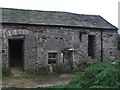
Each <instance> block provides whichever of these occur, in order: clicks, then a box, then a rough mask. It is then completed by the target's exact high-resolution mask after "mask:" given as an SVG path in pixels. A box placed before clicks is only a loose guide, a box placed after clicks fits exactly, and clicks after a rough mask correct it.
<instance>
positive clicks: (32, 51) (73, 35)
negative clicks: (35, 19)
mask: <svg viewBox="0 0 120 90" xmlns="http://www.w3.org/2000/svg"><path fill="white" fill-rule="evenodd" d="M57 14H59V13H57ZM71 15H72V14H71ZM86 17H87V16H86ZM103 21H104V20H103ZM101 22H102V21H101ZM104 22H106V21H104ZM86 23H87V20H86ZM96 23H97V21H96ZM94 24H95V23H94ZM107 24H108V25H109V23H107ZM96 25H97V24H96ZM108 25H106V27H104V28H103V27H100V26H99V27H95V28H94V27H93V28H92V27H89V26H88V27H86V26H85V27H84V28H83V27H81V26H80V27H78V26H77V27H76V26H69V25H68V26H63V25H41V24H29V23H26V24H24V23H10V22H8V23H6V22H2V39H1V37H0V41H1V42H0V47H1V45H2V50H1V48H0V53H1V52H2V64H3V65H2V66H3V67H8V68H9V67H10V66H9V62H10V60H9V41H8V40H9V39H17V38H21V39H23V41H24V47H23V49H24V55H23V57H24V67H23V68H24V69H36V68H40V67H43V66H48V58H49V57H48V53H57V60H56V64H57V65H59V64H64V65H66V66H67V65H70V62H72V65H73V66H78V65H80V64H81V63H84V62H86V61H89V60H91V59H98V60H101V61H103V62H113V61H114V60H117V58H118V46H117V45H118V44H117V38H118V33H117V28H116V27H114V26H112V25H111V24H110V25H111V27H108ZM89 36H94V37H95V39H94V55H95V56H94V57H91V56H89V55H88V48H89V46H88V42H89V40H88V37H89ZM0 57H1V56H0Z"/></svg>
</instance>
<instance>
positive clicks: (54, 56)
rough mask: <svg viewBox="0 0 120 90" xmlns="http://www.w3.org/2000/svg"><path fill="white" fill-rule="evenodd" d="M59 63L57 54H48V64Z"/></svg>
mask: <svg viewBox="0 0 120 90" xmlns="http://www.w3.org/2000/svg"><path fill="white" fill-rule="evenodd" d="M56 61H57V53H48V64H55V63H56Z"/></svg>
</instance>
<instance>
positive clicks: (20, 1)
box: [0, 0, 119, 27]
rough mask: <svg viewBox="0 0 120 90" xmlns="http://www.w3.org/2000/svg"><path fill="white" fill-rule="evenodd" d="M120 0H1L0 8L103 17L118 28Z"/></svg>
mask: <svg viewBox="0 0 120 90" xmlns="http://www.w3.org/2000/svg"><path fill="white" fill-rule="evenodd" d="M118 2H119V0H0V7H6V8H19V9H32V10H46V11H67V12H73V13H79V14H95V15H101V16H102V17H103V18H105V19H106V20H107V21H109V22H110V23H111V24H113V25H115V26H116V27H118Z"/></svg>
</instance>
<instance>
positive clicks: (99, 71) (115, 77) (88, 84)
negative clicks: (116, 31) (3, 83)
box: [28, 60, 120, 90]
mask: <svg viewBox="0 0 120 90" xmlns="http://www.w3.org/2000/svg"><path fill="white" fill-rule="evenodd" d="M48 88H52V90H57V89H60V90H64V89H69V88H120V61H116V62H115V63H114V64H110V63H102V62H100V61H98V60H94V61H92V62H89V63H87V67H86V68H85V69H84V70H82V71H80V72H79V73H77V75H75V76H74V78H73V79H72V80H71V81H70V82H69V83H68V84H67V85H64V86H53V87H45V88H42V90H46V89H48ZM39 89H41V88H36V89H28V90H39Z"/></svg>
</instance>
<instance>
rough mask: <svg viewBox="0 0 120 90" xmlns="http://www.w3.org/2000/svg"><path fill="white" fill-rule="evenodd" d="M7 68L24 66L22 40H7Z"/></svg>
mask: <svg viewBox="0 0 120 90" xmlns="http://www.w3.org/2000/svg"><path fill="white" fill-rule="evenodd" d="M8 42H9V66H10V67H11V68H12V67H22V68H23V66H24V46H23V43H24V40H23V39H9V40H8Z"/></svg>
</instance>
